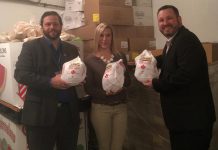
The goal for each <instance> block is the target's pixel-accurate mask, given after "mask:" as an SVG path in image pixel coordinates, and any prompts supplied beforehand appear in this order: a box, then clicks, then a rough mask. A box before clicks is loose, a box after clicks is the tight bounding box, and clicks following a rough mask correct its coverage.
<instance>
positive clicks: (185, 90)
mask: <svg viewBox="0 0 218 150" xmlns="http://www.w3.org/2000/svg"><path fill="white" fill-rule="evenodd" d="M157 19H158V26H159V30H160V32H161V33H162V34H163V35H164V36H165V37H166V38H167V44H166V45H165V47H164V50H163V54H162V55H160V56H158V57H157V58H156V59H157V67H158V68H160V69H161V73H160V76H159V78H158V79H156V78H154V79H151V80H148V81H146V82H145V83H144V84H145V85H146V86H150V87H153V88H154V89H155V90H156V91H157V92H159V93H160V99H161V106H162V112H163V117H164V120H165V124H166V126H167V128H168V129H169V135H170V141H171V148H172V150H208V148H209V145H210V141H211V138H212V129H213V124H214V121H215V110H214V104H213V98H212V94H211V88H210V83H209V75H208V65H207V59H206V54H205V51H204V48H203V47H202V44H201V42H200V41H199V39H198V38H197V36H196V35H195V34H193V33H192V32H190V31H189V30H188V29H186V28H185V27H184V26H183V25H182V19H181V16H180V15H179V12H178V9H177V8H176V7H174V6H172V5H165V6H162V7H161V8H159V10H158V12H157Z"/></svg>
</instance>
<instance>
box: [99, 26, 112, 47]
mask: <svg viewBox="0 0 218 150" xmlns="http://www.w3.org/2000/svg"><path fill="white" fill-rule="evenodd" d="M111 44H112V32H111V29H110V28H105V30H104V31H103V32H102V33H101V34H100V37H99V44H98V45H99V48H102V49H110V48H111Z"/></svg>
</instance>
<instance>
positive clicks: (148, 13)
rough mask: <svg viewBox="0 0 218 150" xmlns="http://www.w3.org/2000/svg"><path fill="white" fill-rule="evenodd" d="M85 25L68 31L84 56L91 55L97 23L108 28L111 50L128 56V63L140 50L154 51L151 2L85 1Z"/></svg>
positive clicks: (124, 0) (146, 0) (119, 0)
mask: <svg viewBox="0 0 218 150" xmlns="http://www.w3.org/2000/svg"><path fill="white" fill-rule="evenodd" d="M84 3H85V4H84V20H85V21H84V22H85V25H84V26H82V27H79V28H76V29H72V30H69V32H70V33H73V34H74V35H76V36H78V37H80V38H81V39H83V41H84V56H85V57H86V56H87V55H88V54H90V53H91V52H93V44H94V40H93V39H94V32H95V28H96V26H97V25H98V24H99V23H101V22H106V23H108V24H110V25H112V27H113V29H114V32H115V37H114V38H115V39H114V41H115V49H116V50H118V51H122V52H124V53H125V54H126V56H128V57H127V58H129V61H133V60H134V58H135V57H136V56H137V55H138V54H139V53H141V52H142V51H143V50H144V49H148V50H153V49H155V38H154V26H153V15H152V14H153V11H152V1H151V0H143V1H142V0H135V1H132V0H95V1H90V0H85V2H84Z"/></svg>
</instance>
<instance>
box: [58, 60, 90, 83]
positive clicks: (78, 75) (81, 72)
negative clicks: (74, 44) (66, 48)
mask: <svg viewBox="0 0 218 150" xmlns="http://www.w3.org/2000/svg"><path fill="white" fill-rule="evenodd" d="M85 77H86V66H85V64H84V63H83V62H82V60H81V59H80V57H79V56H78V57H76V58H75V59H73V60H71V61H68V62H66V63H64V64H63V68H62V74H61V79H62V80H64V81H65V82H66V83H68V84H69V85H70V86H75V85H78V84H80V83H81V82H83V81H84V79H85Z"/></svg>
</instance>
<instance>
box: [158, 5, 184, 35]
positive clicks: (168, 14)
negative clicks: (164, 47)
mask: <svg viewBox="0 0 218 150" xmlns="http://www.w3.org/2000/svg"><path fill="white" fill-rule="evenodd" d="M157 21H158V27H159V30H160V32H161V33H162V34H163V35H164V36H165V37H166V38H170V37H172V36H173V35H174V34H175V33H176V32H177V31H178V29H179V28H180V27H181V26H182V20H181V17H180V16H177V15H176V13H175V12H174V11H173V9H171V8H168V9H163V10H160V11H159V13H158V15H157Z"/></svg>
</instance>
